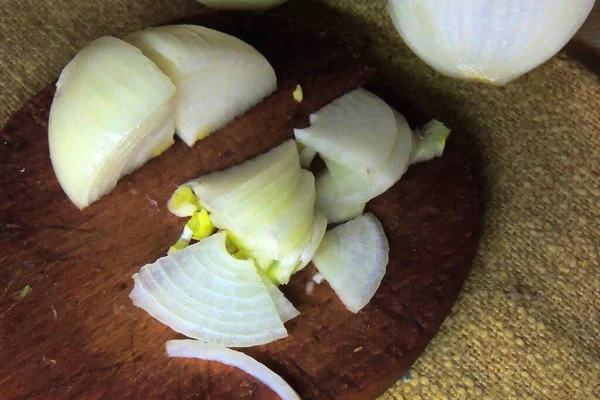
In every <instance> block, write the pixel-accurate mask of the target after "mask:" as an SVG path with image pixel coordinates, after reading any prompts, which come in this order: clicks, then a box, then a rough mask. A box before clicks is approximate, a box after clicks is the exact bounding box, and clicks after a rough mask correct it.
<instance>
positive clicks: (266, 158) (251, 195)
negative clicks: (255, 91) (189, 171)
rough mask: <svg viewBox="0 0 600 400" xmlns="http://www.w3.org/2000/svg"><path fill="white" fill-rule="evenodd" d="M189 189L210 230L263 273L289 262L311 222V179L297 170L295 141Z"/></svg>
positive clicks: (300, 170) (204, 177)
mask: <svg viewBox="0 0 600 400" xmlns="http://www.w3.org/2000/svg"><path fill="white" fill-rule="evenodd" d="M190 184H191V185H192V186H193V188H194V193H195V194H196V195H197V196H198V198H199V200H200V202H201V204H202V205H203V206H204V207H205V208H206V209H207V210H208V211H209V212H210V213H211V214H210V218H211V220H212V222H213V224H214V225H215V226H216V227H219V228H221V229H225V230H227V231H229V232H230V233H231V234H232V240H234V242H235V244H236V246H237V247H238V248H239V249H241V250H243V252H244V253H246V254H247V255H248V256H249V257H251V258H253V259H254V260H256V261H257V263H258V264H259V268H261V269H263V268H265V267H267V266H268V265H270V263H271V262H272V261H279V262H281V261H283V260H285V259H286V258H287V259H289V257H290V253H291V252H292V251H293V250H294V249H295V248H296V247H297V246H298V244H299V243H300V242H301V240H302V239H303V237H304V236H303V235H304V234H305V232H307V229H308V228H309V226H310V224H311V222H312V220H313V215H314V202H315V183H314V176H313V175H312V174H311V173H310V172H308V171H306V170H303V169H301V168H300V160H299V156H298V151H297V150H296V145H295V143H294V141H293V140H289V141H287V142H285V143H283V144H282V145H280V146H278V147H276V148H274V149H272V150H270V151H269V152H267V153H265V154H263V155H260V156H258V157H256V158H254V159H252V160H249V161H247V162H245V163H243V164H240V165H237V166H235V167H232V168H229V169H227V170H224V171H220V172H217V173H213V174H210V175H206V176H202V177H200V178H198V179H197V180H195V181H193V182H192V183H190ZM291 268H292V269H293V265H292V267H291Z"/></svg>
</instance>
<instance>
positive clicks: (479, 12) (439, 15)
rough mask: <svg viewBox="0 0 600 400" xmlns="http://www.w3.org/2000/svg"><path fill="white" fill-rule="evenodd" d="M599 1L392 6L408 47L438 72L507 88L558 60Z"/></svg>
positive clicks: (431, 1) (422, 1) (417, 0)
mask: <svg viewBox="0 0 600 400" xmlns="http://www.w3.org/2000/svg"><path fill="white" fill-rule="evenodd" d="M593 5H594V0H521V1H510V0H480V1H470V2H458V3H457V2H439V1H436V0H389V2H388V10H389V13H390V15H391V17H392V20H393V22H394V24H395V26H396V29H397V30H398V32H399V33H400V36H402V38H403V39H404V41H405V42H406V44H407V45H408V46H409V47H410V48H411V49H412V50H413V51H414V52H415V53H416V54H417V55H418V56H419V57H420V58H421V59H423V61H425V62H426V63H427V64H429V65H430V66H431V67H432V68H434V69H436V70H437V71H439V72H441V73H443V74H445V75H449V76H452V77H456V78H466V79H476V80H483V81H488V82H492V83H497V84H505V83H507V82H509V81H511V80H513V79H515V78H518V77H519V76H520V75H522V74H524V73H526V72H528V71H529V70H531V69H533V68H535V67H537V66H538V65H540V64H542V63H544V62H545V61H547V60H548V59H549V58H550V57H552V56H553V55H554V54H556V53H557V52H558V51H559V50H560V49H561V48H562V47H563V46H564V45H565V44H566V43H567V42H568V41H569V40H570V39H571V38H572V37H573V35H574V34H575V32H577V30H578V29H579V28H580V27H581V25H582V24H583V22H584V21H585V19H586V18H587V16H588V14H589V13H590V11H591V10H592V7H593Z"/></svg>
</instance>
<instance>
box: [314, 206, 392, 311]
mask: <svg viewBox="0 0 600 400" xmlns="http://www.w3.org/2000/svg"><path fill="white" fill-rule="evenodd" d="M388 261H389V245H388V241H387V238H386V237H385V233H384V231H383V227H382V226H381V223H380V222H379V220H378V219H377V218H375V216H374V215H373V214H370V213H367V214H364V215H361V216H360V217H357V218H355V219H353V220H351V221H348V222H346V223H345V224H343V225H339V226H337V227H335V228H334V229H332V230H330V231H328V232H327V233H326V234H325V237H324V238H323V240H322V241H321V245H320V246H319V250H318V251H317V254H316V255H315V257H314V259H313V263H314V264H315V266H316V267H317V269H318V270H319V272H320V273H321V274H323V276H324V277H325V280H326V281H327V282H329V285H330V286H331V287H332V289H333V290H334V291H335V293H336V294H337V296H338V297H339V298H340V300H341V301H342V303H344V305H345V306H346V308H347V309H348V310H350V311H352V312H353V313H357V312H358V311H360V310H361V309H362V308H363V307H364V306H365V305H366V304H367V303H368V302H369V301H370V300H371V298H372V297H373V295H374V294H375V292H376V291H377V289H378V288H379V285H380V284H381V280H382V279H383V276H384V275H385V271H386V266H387V264H388Z"/></svg>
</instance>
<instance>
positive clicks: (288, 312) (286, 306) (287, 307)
mask: <svg viewBox="0 0 600 400" xmlns="http://www.w3.org/2000/svg"><path fill="white" fill-rule="evenodd" d="M258 274H259V275H260V278H261V279H262V281H263V283H264V285H265V287H266V288H267V291H268V292H269V296H271V300H273V304H275V308H276V309H277V312H278V313H279V318H281V322H283V323H284V324H285V323H286V322H288V321H289V320H291V319H294V318H296V317H297V316H298V315H300V311H298V310H297V309H296V307H294V305H293V304H292V303H291V302H290V301H289V300H288V299H287V298H286V297H285V296H284V294H283V293H281V290H279V289H278V288H277V286H276V285H275V284H274V283H273V282H272V281H271V279H269V277H268V276H267V275H265V274H264V273H263V272H261V271H260V270H258Z"/></svg>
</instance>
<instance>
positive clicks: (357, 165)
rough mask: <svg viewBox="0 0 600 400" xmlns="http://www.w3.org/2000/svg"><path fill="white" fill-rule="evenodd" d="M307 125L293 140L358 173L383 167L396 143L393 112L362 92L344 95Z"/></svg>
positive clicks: (358, 90) (297, 131) (311, 119)
mask: <svg viewBox="0 0 600 400" xmlns="http://www.w3.org/2000/svg"><path fill="white" fill-rule="evenodd" d="M310 124H311V126H310V127H309V128H306V129H294V135H295V136H296V140H298V141H299V142H300V143H302V144H303V145H305V146H306V147H310V148H312V149H315V150H316V151H317V152H318V153H319V154H320V155H321V157H323V158H327V159H331V160H333V161H335V162H338V163H340V164H342V165H346V166H348V167H350V168H352V169H353V170H355V171H357V172H358V173H368V172H369V171H373V170H378V169H380V168H381V167H383V164H384V163H385V161H386V160H387V159H388V157H389V155H390V154H391V151H392V147H394V141H395V140H396V130H397V128H396V120H395V118H394V111H393V110H392V108H391V107H390V106H388V105H387V104H386V103H385V102H384V101H383V100H381V99H380V98H379V97H377V96H375V95H374V94H373V93H370V92H368V91H366V90H364V89H357V90H354V91H352V92H350V93H348V94H345V95H344V96H342V97H340V98H339V99H337V100H335V101H334V102H332V103H330V104H328V105H326V106H325V107H323V108H322V109H320V110H319V111H317V112H316V113H315V114H311V116H310Z"/></svg>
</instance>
